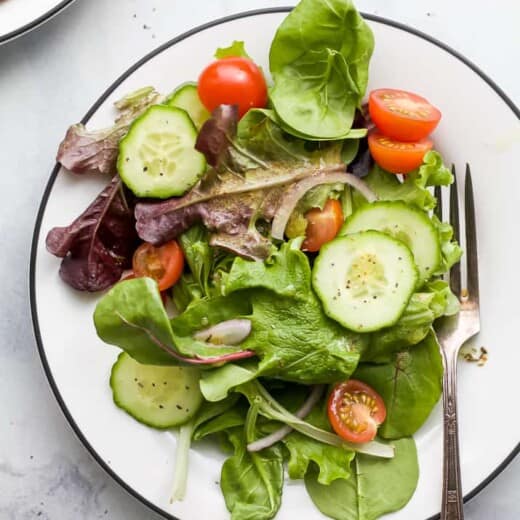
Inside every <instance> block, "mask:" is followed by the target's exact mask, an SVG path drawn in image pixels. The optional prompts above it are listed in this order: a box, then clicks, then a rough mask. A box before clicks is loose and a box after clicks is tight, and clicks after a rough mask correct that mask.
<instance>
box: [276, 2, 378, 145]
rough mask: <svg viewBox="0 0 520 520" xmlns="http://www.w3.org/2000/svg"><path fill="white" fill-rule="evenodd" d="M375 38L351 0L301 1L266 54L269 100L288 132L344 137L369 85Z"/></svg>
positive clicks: (333, 137) (280, 28)
mask: <svg viewBox="0 0 520 520" xmlns="http://www.w3.org/2000/svg"><path fill="white" fill-rule="evenodd" d="M373 48H374V37H373V34H372V31H371V30H370V28H369V27H368V25H367V24H366V23H365V22H364V20H363V19H362V18H361V16H360V15H359V13H358V12H357V11H356V9H355V8H354V6H353V4H352V2H351V1H350V0H329V1H327V2H316V1H315V0H302V1H301V2H300V3H299V4H298V5H297V6H296V7H295V8H294V9H293V10H292V11H291V13H290V14H289V15H288V16H287V18H286V19H285V20H284V21H283V22H282V24H281V25H280V27H279V28H278V30H277V32H276V35H275V37H274V40H273V42H272V44H271V49H270V53H269V67H270V70H271V74H272V76H273V79H274V86H273V88H272V90H271V92H270V99H271V102H272V104H273V106H274V109H275V111H276V113H277V114H278V116H279V117H280V118H281V119H282V121H283V122H284V123H285V124H286V125H287V128H286V129H287V130H289V131H290V129H294V130H295V131H296V132H297V133H300V134H304V135H307V136H309V137H317V138H326V139H336V138H340V137H341V136H343V135H344V134H346V133H347V132H348V131H349V130H350V128H351V126H352V122H353V119H354V115H355V110H356V108H357V106H358V105H359V103H360V100H361V98H362V97H363V95H364V93H365V90H366V86H367V81H368V62H369V60H370V57H371V55H372V51H373Z"/></svg>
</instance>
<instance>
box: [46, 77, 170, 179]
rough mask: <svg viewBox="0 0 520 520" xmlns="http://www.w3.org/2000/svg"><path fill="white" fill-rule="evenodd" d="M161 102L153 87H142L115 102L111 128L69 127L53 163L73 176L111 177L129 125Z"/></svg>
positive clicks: (77, 125)
mask: <svg viewBox="0 0 520 520" xmlns="http://www.w3.org/2000/svg"><path fill="white" fill-rule="evenodd" d="M160 98H161V96H160V95H159V94H158V93H157V92H156V91H155V89H154V88H153V87H145V88H142V89H139V90H136V91H135V92H132V93H130V94H128V95H126V96H125V97H123V98H122V99H120V100H119V101H116V103H115V106H116V108H117V109H118V110H119V111H120V114H119V116H118V117H117V119H116V124H115V125H114V126H112V127H110V128H104V129H102V130H94V131H89V130H87V129H86V127H85V125H83V124H76V125H72V126H71V127H69V129H68V130H67V133H66V135H65V138H64V139H63V141H62V142H61V143H60V146H59V149H58V154H57V156H56V160H57V161H58V162H59V163H61V164H62V165H63V166H64V167H65V168H66V169H67V170H69V171H71V172H74V173H102V174H107V175H114V174H115V173H116V160H117V154H118V152H119V141H120V140H121V138H122V137H123V136H124V135H125V134H126V133H127V132H128V127H129V126H130V123H131V122H132V121H133V120H134V119H135V118H136V117H137V116H138V115H139V114H141V113H142V112H143V111H144V110H146V109H147V108H148V107H149V106H150V105H152V104H154V103H158V102H159V101H160Z"/></svg>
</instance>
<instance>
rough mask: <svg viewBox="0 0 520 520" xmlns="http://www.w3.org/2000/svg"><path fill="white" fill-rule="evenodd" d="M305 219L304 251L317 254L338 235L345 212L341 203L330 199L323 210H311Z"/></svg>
mask: <svg viewBox="0 0 520 520" xmlns="http://www.w3.org/2000/svg"><path fill="white" fill-rule="evenodd" d="M305 218H306V219H307V229H306V231H305V234H306V238H305V240H304V241H303V244H302V249H303V250H304V251H310V252H315V251H319V249H320V248H321V246H322V245H323V244H325V243H326V242H330V241H331V240H332V239H333V238H334V237H335V236H336V235H337V234H338V231H339V228H340V227H341V225H342V224H343V211H342V209H341V204H340V203H339V201H337V200H334V199H329V200H328V201H327V203H326V204H325V206H324V208H323V209H322V210H321V209H319V208H314V209H311V210H309V211H307V213H306V214H305Z"/></svg>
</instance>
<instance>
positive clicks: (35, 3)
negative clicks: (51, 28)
mask: <svg viewBox="0 0 520 520" xmlns="http://www.w3.org/2000/svg"><path fill="white" fill-rule="evenodd" d="M73 1H74V0H0V45H1V44H2V43H6V42H8V41H10V40H14V39H15V38H18V36H22V34H25V33H27V32H29V31H32V30H33V29H35V28H36V27H38V26H39V25H41V24H42V23H45V22H46V21H47V20H50V19H51V18H52V17H53V16H55V15H57V14H58V13H59V12H60V11H61V10H62V9H65V7H67V6H68V5H69V4H71V3H72V2H73Z"/></svg>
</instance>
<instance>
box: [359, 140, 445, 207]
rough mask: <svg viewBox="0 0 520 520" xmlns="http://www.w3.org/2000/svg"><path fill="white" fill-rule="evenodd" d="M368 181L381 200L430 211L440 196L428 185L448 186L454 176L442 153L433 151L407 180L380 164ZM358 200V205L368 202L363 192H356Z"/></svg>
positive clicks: (407, 176) (370, 174) (368, 176)
mask: <svg viewBox="0 0 520 520" xmlns="http://www.w3.org/2000/svg"><path fill="white" fill-rule="evenodd" d="M364 181H365V182H366V183H367V184H368V185H369V186H370V188H371V189H372V190H373V191H374V192H375V193H376V195H377V196H378V198H379V199H380V200H403V201H404V202H406V203H408V204H414V205H415V206H417V207H418V208H420V209H423V210H425V211H429V210H432V209H434V208H435V206H436V204H437V199H436V198H435V197H434V196H433V194H432V193H431V192H430V190H429V189H428V187H430V186H448V185H449V184H451V183H452V182H453V175H452V174H451V172H450V170H449V169H448V168H446V166H444V163H443V161H442V157H441V155H440V154H439V153H438V152H436V151H433V150H432V151H430V152H428V153H427V154H426V155H425V156H424V159H423V164H422V165H421V166H420V167H419V168H417V169H416V170H413V171H412V172H410V173H408V174H406V176H405V178H404V181H403V182H401V181H400V180H399V179H398V178H397V177H396V176H395V175H394V174H392V173H388V172H386V171H385V170H383V169H382V168H381V167H380V166H378V165H377V164H376V165H375V166H374V167H373V168H372V170H371V172H370V173H369V174H368V175H367V176H366V177H365V178H364ZM355 200H356V204H357V205H358V206H359V205H363V204H366V200H365V199H364V198H363V197H362V196H360V195H357V194H356V197H355Z"/></svg>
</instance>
